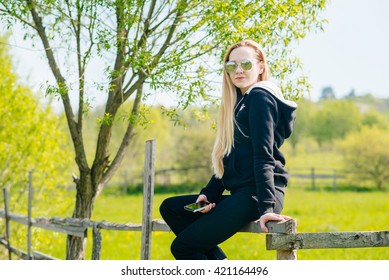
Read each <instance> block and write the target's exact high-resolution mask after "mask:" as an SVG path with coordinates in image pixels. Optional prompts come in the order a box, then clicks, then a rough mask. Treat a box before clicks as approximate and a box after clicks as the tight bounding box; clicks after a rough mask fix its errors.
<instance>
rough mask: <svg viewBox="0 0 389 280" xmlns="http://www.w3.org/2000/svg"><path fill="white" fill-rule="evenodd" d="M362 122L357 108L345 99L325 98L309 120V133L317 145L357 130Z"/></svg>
mask: <svg viewBox="0 0 389 280" xmlns="http://www.w3.org/2000/svg"><path fill="white" fill-rule="evenodd" d="M361 123H362V114H361V112H360V110H359V108H358V107H357V106H356V105H355V104H354V103H352V102H350V101H346V100H327V101H324V102H323V103H322V107H321V108H320V109H319V110H317V111H316V113H315V114H314V116H313V118H312V119H311V122H310V134H311V136H312V137H313V138H314V139H315V140H316V141H317V143H318V144H319V145H322V144H323V143H325V142H332V141H333V140H335V139H341V138H344V137H345V136H346V135H347V134H348V133H349V132H351V131H355V130H358V129H359V128H360V126H361Z"/></svg>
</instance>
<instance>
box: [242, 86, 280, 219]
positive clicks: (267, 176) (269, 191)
mask: <svg viewBox="0 0 389 280" xmlns="http://www.w3.org/2000/svg"><path fill="white" fill-rule="evenodd" d="M250 99H251V102H250V109H249V127H250V135H251V138H252V145H253V156H254V176H255V181H256V189H257V196H258V210H259V213H260V215H263V214H266V213H271V212H273V209H274V206H275V186H274V167H275V160H274V157H273V146H274V130H275V127H276V124H277V120H278V108H277V101H276V100H275V99H274V97H273V96H272V95H271V94H270V93H268V92H266V91H264V90H261V89H254V90H253V91H252V92H251V93H250Z"/></svg>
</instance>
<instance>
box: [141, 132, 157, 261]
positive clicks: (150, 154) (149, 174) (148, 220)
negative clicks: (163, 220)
mask: <svg viewBox="0 0 389 280" xmlns="http://www.w3.org/2000/svg"><path fill="white" fill-rule="evenodd" d="M154 175H155V139H152V140H147V141H146V153H145V166H144V179H143V180H144V181H143V217H142V244H141V256H140V258H141V260H149V259H150V255H151V238H152V230H153V228H152V227H153V224H152V210H153V197H154Z"/></svg>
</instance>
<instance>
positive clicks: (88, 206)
mask: <svg viewBox="0 0 389 280" xmlns="http://www.w3.org/2000/svg"><path fill="white" fill-rule="evenodd" d="M325 5H326V1H325V0H305V1H298V2H295V1H290V0H284V1H281V0H280V1H264V0H263V1H258V0H255V1H254V0H253V1H244V0H234V1H224V0H176V1H170V0H169V1H168V0H161V1H157V0H148V1H145V0H143V1H142V0H140V1H126V0H116V1H112V0H95V1H91V0H88V1H86V0H64V1H53V0H41V1H38V0H25V1H19V0H3V1H2V2H1V3H0V17H1V19H2V20H3V22H4V23H5V24H7V26H9V27H12V26H13V25H14V24H16V23H21V24H22V25H23V27H24V28H25V30H26V34H25V37H26V38H32V39H37V38H36V37H38V38H39V40H40V42H41V44H42V45H43V49H44V51H45V56H46V57H47V61H48V64H49V66H50V68H51V71H52V73H53V76H54V77H55V81H56V84H54V85H50V84H49V85H48V87H47V93H51V94H55V95H57V96H58V97H59V98H60V99H61V100H62V102H63V105H64V110H65V114H66V118H67V124H68V127H69V130H70V134H71V138H72V140H73V146H74V150H75V161H76V163H77V166H78V169H79V174H78V176H77V177H76V178H74V182H75V183H76V188H77V194H76V203H75V208H74V213H73V217H74V218H90V217H91V214H92V211H93V205H94V201H95V199H96V198H97V196H98V195H99V193H100V192H101V190H102V189H103V188H104V186H105V185H106V184H107V182H108V181H109V180H110V179H111V178H112V176H113V175H114V173H115V172H116V170H117V169H118V167H119V164H120V162H121V161H122V159H123V157H124V155H125V153H126V150H127V148H128V146H129V144H130V142H131V141H132V139H133V135H134V134H133V130H134V127H135V126H136V125H138V124H139V123H140V121H141V120H142V114H141V112H140V111H139V106H140V104H141V103H142V102H144V100H145V99H146V98H147V97H148V96H150V95H151V94H161V93H164V92H165V93H166V92H168V93H170V94H171V95H173V96H176V100H178V101H177V106H176V108H181V109H185V108H186V107H187V106H189V105H190V104H192V103H194V102H197V101H199V100H202V99H208V98H209V95H210V94H208V93H209V91H210V89H211V88H212V84H210V83H209V82H207V81H208V80H209V79H210V77H213V76H210V75H212V74H214V73H217V71H219V70H220V66H217V65H220V63H218V62H219V61H220V59H221V57H222V55H223V51H224V50H225V49H226V46H227V45H230V44H231V43H232V42H236V41H238V40H241V39H246V38H252V39H254V40H257V41H259V42H263V44H264V49H265V51H266V53H267V54H268V57H269V61H270V62H271V68H272V69H273V73H274V76H275V78H279V79H280V80H281V81H283V83H282V87H283V88H284V89H285V91H286V92H287V93H288V94H289V95H290V96H292V97H297V96H300V95H301V94H302V93H303V92H304V91H306V88H307V84H306V78H305V77H298V78H295V79H287V77H291V76H292V74H295V73H296V71H297V70H298V69H300V68H301V64H300V62H299V60H298V59H297V58H296V57H294V56H293V54H292V53H291V48H292V44H291V43H292V42H295V41H298V40H299V39H301V38H303V37H304V36H305V35H306V34H307V33H308V32H309V31H310V30H311V29H315V28H322V23H323V20H322V19H320V17H319V12H321V10H322V9H324V8H325ZM34 46H38V45H36V44H35V45H34ZM94 60H99V61H101V62H102V63H104V64H105V65H106V67H105V69H104V70H105V71H104V72H103V73H102V75H101V76H102V77H103V78H97V79H96V80H93V77H91V76H90V72H88V71H87V70H88V66H89V64H90V63H91V61H94ZM74 77H77V78H76V79H73V80H72V78H74ZM294 77H296V76H294ZM74 80H75V81H74ZM93 90H94V91H97V92H100V93H106V95H107V101H106V105H105V111H104V115H103V116H101V118H100V122H99V125H100V128H99V133H98V137H97V145H96V151H95V156H94V159H93V160H92V161H88V160H87V157H86V151H85V149H86V147H85V146H84V142H83V119H84V114H85V112H86V111H87V110H88V108H89V107H90V100H89V99H88V96H89V95H88V93H90V92H91V91H93ZM71 93H77V96H78V107H77V109H76V110H74V108H72V104H71V100H70V94H71ZM129 99H133V107H132V111H131V112H130V113H129V116H128V119H129V123H128V126H127V129H126V131H125V132H124V133H123V135H122V142H121V145H120V147H119V149H117V150H116V151H112V150H110V139H111V133H112V127H113V125H114V124H115V121H116V120H117V117H118V116H117V112H118V110H119V108H120V107H121V105H122V104H123V103H124V102H125V101H127V100H129ZM176 108H173V109H172V110H170V111H168V112H169V114H170V116H172V117H176V116H175V114H176V112H175V109H176ZM85 245H86V239H85V238H80V237H75V236H68V244H67V246H68V248H67V256H66V258H67V259H83V258H84V251H85Z"/></svg>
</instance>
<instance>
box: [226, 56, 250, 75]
mask: <svg viewBox="0 0 389 280" xmlns="http://www.w3.org/2000/svg"><path fill="white" fill-rule="evenodd" d="M239 65H240V67H241V68H242V69H243V71H248V70H250V69H251V68H253V63H252V62H251V60H249V59H243V60H242V61H241V62H240V63H237V62H235V61H227V62H226V63H225V64H224V67H225V69H226V71H227V73H232V72H235V71H236V69H238V66H239Z"/></svg>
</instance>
